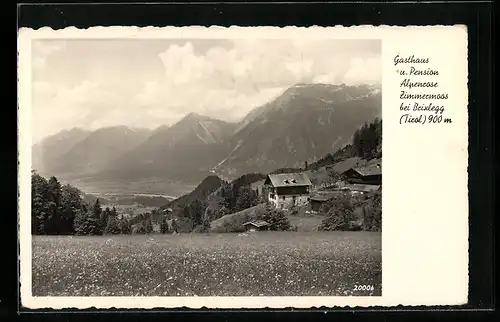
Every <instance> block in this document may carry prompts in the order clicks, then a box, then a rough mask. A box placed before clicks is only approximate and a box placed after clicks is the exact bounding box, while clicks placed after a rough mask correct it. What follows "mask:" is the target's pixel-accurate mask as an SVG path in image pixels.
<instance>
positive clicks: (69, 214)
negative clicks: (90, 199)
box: [59, 184, 83, 234]
mask: <svg viewBox="0 0 500 322" xmlns="http://www.w3.org/2000/svg"><path fill="white" fill-rule="evenodd" d="M82 205H83V199H82V193H81V191H80V190H79V189H77V188H75V187H73V186H71V185H68V184H67V185H64V186H62V188H61V204H60V207H59V209H60V225H59V229H60V233H61V234H74V233H75V229H74V220H75V217H76V214H77V212H78V211H79V210H80V209H81V208H82Z"/></svg>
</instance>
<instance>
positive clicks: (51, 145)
mask: <svg viewBox="0 0 500 322" xmlns="http://www.w3.org/2000/svg"><path fill="white" fill-rule="evenodd" d="M89 134H90V131H86V130H82V129H80V128H73V129H70V130H64V131H61V132H59V133H57V134H54V135H51V136H49V137H47V138H45V139H44V140H42V141H41V142H39V143H36V144H34V145H33V147H32V168H33V169H35V170H37V171H39V172H40V173H45V172H47V170H49V169H50V167H51V166H52V165H53V164H54V162H55V161H56V160H57V159H58V158H59V157H60V156H61V155H63V154H65V153H66V152H68V151H69V150H70V149H71V148H72V147H73V146H74V145H75V144H77V143H78V142H80V141H82V140H84V139H85V138H86V137H87V136H88V135H89Z"/></svg>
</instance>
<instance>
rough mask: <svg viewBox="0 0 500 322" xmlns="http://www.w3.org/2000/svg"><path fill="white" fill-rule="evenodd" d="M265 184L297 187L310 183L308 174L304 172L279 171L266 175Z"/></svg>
mask: <svg viewBox="0 0 500 322" xmlns="http://www.w3.org/2000/svg"><path fill="white" fill-rule="evenodd" d="M265 184H272V185H273V186H274V187H297V186H310V185H312V183H311V180H309V176H308V175H307V174H306V173H304V172H301V173H279V174H270V175H268V176H267V179H266V182H265Z"/></svg>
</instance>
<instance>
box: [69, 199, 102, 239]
mask: <svg viewBox="0 0 500 322" xmlns="http://www.w3.org/2000/svg"><path fill="white" fill-rule="evenodd" d="M73 224H74V231H75V233H76V234H77V235H97V234H99V220H98V219H96V218H95V214H94V207H93V206H90V205H86V204H83V205H82V208H81V209H80V210H79V211H77V213H76V215H75V220H74V223H73Z"/></svg>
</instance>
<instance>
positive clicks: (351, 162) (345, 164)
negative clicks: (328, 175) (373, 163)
mask: <svg viewBox="0 0 500 322" xmlns="http://www.w3.org/2000/svg"><path fill="white" fill-rule="evenodd" d="M364 162H365V161H364V160H362V159H361V158H359V157H352V158H349V159H346V160H343V161H340V162H337V163H334V164H330V165H327V166H326V168H327V169H328V170H333V171H334V172H337V173H343V172H345V171H347V170H349V169H352V168H355V167H358V166H361V165H364Z"/></svg>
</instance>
